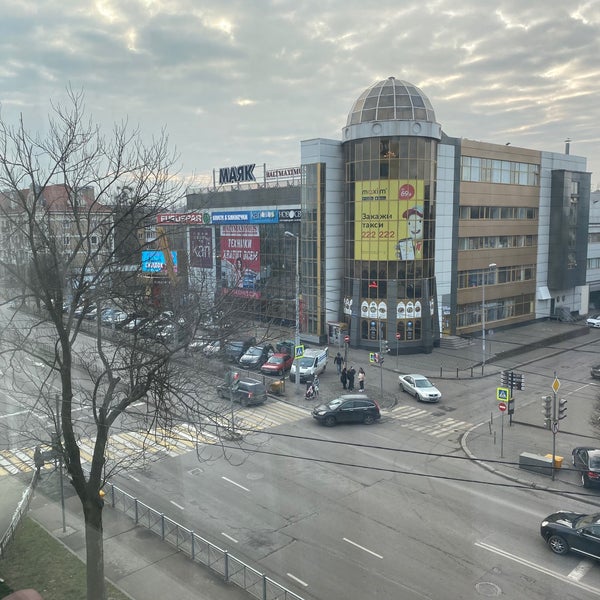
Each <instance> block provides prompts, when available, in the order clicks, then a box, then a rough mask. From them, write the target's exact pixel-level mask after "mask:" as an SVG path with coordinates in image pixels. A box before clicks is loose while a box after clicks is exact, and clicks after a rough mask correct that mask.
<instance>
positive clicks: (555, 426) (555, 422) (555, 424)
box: [552, 421, 558, 433]
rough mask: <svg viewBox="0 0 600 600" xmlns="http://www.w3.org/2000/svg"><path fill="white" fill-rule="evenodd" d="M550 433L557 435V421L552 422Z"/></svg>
mask: <svg viewBox="0 0 600 600" xmlns="http://www.w3.org/2000/svg"><path fill="white" fill-rule="evenodd" d="M552 433H558V421H552Z"/></svg>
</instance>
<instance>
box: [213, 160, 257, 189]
mask: <svg viewBox="0 0 600 600" xmlns="http://www.w3.org/2000/svg"><path fill="white" fill-rule="evenodd" d="M255 166H256V164H255V163H252V164H251V165H241V166H239V167H224V168H221V169H219V185H224V184H227V183H241V182H243V181H256V177H254V167H255Z"/></svg>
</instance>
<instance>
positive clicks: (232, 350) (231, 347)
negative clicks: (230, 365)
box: [225, 337, 256, 363]
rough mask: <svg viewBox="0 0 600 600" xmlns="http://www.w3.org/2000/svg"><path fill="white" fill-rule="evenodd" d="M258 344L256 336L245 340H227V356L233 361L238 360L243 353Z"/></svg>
mask: <svg viewBox="0 0 600 600" xmlns="http://www.w3.org/2000/svg"><path fill="white" fill-rule="evenodd" d="M255 344H256V338H255V337H249V338H246V339H243V340H230V341H228V342H225V357H226V358H227V360H229V361H231V362H235V363H236V362H238V361H239V360H240V358H241V357H242V354H244V352H246V350H248V348H250V346H254V345H255Z"/></svg>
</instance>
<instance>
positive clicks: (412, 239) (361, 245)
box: [354, 179, 425, 260]
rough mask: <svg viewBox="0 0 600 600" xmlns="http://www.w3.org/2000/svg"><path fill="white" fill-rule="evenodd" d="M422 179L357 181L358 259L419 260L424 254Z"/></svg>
mask: <svg viewBox="0 0 600 600" xmlns="http://www.w3.org/2000/svg"><path fill="white" fill-rule="evenodd" d="M424 190H425V184H424V181H423V180H422V179H415V180H410V181H409V180H395V181H357V182H356V184H355V223H354V245H355V251H354V258H355V260H418V259H420V258H422V257H423V211H424Z"/></svg>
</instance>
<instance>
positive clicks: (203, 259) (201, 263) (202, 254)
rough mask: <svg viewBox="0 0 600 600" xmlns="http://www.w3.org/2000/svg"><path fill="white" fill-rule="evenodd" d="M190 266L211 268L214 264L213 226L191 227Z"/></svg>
mask: <svg viewBox="0 0 600 600" xmlns="http://www.w3.org/2000/svg"><path fill="white" fill-rule="evenodd" d="M189 256H190V267H197V268H200V269H210V268H211V267H212V266H213V228H212V227H190V254H189Z"/></svg>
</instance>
